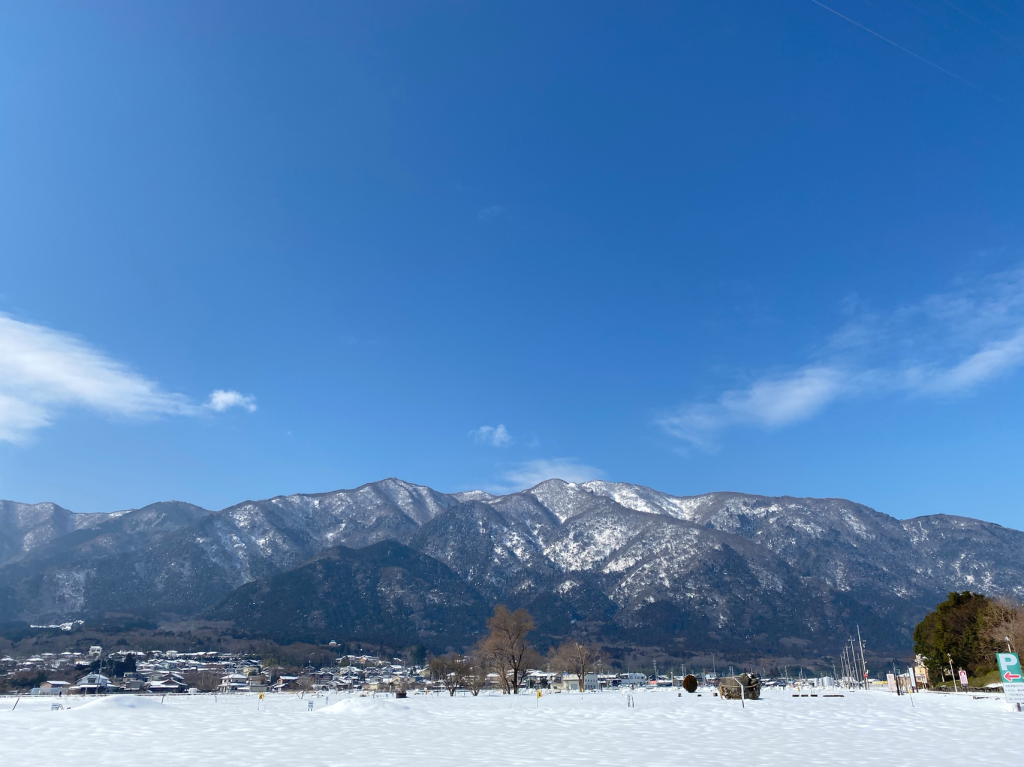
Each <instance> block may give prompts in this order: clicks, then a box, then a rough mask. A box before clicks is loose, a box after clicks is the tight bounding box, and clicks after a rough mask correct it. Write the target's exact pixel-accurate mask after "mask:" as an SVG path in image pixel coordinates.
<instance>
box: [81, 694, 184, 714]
mask: <svg viewBox="0 0 1024 767" xmlns="http://www.w3.org/2000/svg"><path fill="white" fill-rule="evenodd" d="M154 707H156V708H162V707H163V704H162V703H161V702H160V700H159V699H157V698H148V697H143V696H141V695H110V696H107V697H104V698H96V700H90V701H89V702H88V703H83V704H82V705H81V706H73V707H72V709H71V710H72V711H82V710H85V709H89V710H95V709H100V710H104V711H105V710H109V709H116V710H122V709H133V708H145V709H151V708H154ZM165 710H168V709H165Z"/></svg>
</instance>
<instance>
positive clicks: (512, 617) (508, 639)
mask: <svg viewBox="0 0 1024 767" xmlns="http://www.w3.org/2000/svg"><path fill="white" fill-rule="evenodd" d="M487 628H489V629H490V630H491V633H490V634H488V636H487V637H486V638H485V639H484V641H483V643H482V645H481V650H482V652H483V655H484V656H485V657H486V658H487V660H488V662H489V663H490V664H491V666H492V668H493V669H494V670H495V671H497V672H498V681H499V682H500V684H501V686H502V691H503V692H505V693H510V692H511V693H512V694H518V692H519V687H520V685H521V684H522V683H523V680H524V678H525V676H526V671H527V669H528V668H529V666H530V665H531V663H534V662H536V660H538V659H539V657H540V656H539V655H538V654H537V652H536V651H535V650H534V649H533V648H532V647H531V646H530V643H529V641H528V640H527V635H528V634H529V633H530V632H531V631H533V629H534V628H535V626H534V623H533V616H532V615H530V613H528V612H527V611H526V610H524V609H522V608H520V609H518V610H516V611H515V612H512V611H511V610H509V609H508V608H507V607H506V606H505V605H498V606H497V607H495V608H494V615H492V616H491V617H490V618H489V619H488V621H487Z"/></svg>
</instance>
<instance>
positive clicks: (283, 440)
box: [0, 0, 1024, 528]
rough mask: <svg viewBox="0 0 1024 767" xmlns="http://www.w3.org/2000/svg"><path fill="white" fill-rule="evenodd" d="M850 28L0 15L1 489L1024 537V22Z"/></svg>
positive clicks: (782, 7) (130, 11)
mask: <svg viewBox="0 0 1024 767" xmlns="http://www.w3.org/2000/svg"><path fill="white" fill-rule="evenodd" d="M826 5H827V7H826V6H822V5H821V4H819V3H815V2H813V0H788V1H787V2H778V3H757V2H738V1H737V2H728V1H727V2H721V3H682V2H676V3H597V2H582V3H572V2H561V3H530V2H516V3H468V2H465V3H422V2H417V3H403V2H390V3H351V4H346V3H325V4H316V3H301V4H280V3H276V4H274V3H268V4H264V3H256V2H245V3H227V2H220V3H212V4H211V3H187V2H181V3H173V4H155V3H146V4H139V3H99V4H90V5H84V4H80V3H73V4H61V3H46V4H42V3H5V4H4V5H3V7H2V8H0V313H2V316H0V497H3V498H11V499H16V500H21V501H31V502H35V501H42V500H51V501H55V502H57V503H60V504H61V505H64V506H66V507H68V508H71V509H74V510H76V511H105V510H112V509H118V508H129V507H135V506H140V505H143V504H146V503H149V502H152V501H156V500H162V499H170V498H177V499H182V500H189V501H192V502H195V503H199V504H202V505H204V506H207V507H209V508H221V507H224V506H227V505H229V504H232V503H235V502H238V501H241V500H244V499H246V498H262V497H269V496H272V495H276V494H283V493H291V492H300V491H301V492H316V491H326V490H331V489H336V488H340V487H352V486H356V485H359V484H362V483H364V482H368V481H372V480H376V479H380V478H382V477H386V476H398V477H402V478H404V479H407V480H410V481H413V482H418V483H422V484H427V485H430V486H432V487H435V488H437V489H440V490H445V491H456V490H463V489H470V488H480V487H484V488H492V489H494V488H497V489H518V488H520V487H523V486H526V485H529V484H532V483H533V482H535V481H538V480H540V479H543V478H546V477H549V476H561V477H563V478H565V479H570V480H582V479H589V478H605V479H609V480H617V481H628V482H637V483H641V484H646V485H650V486H653V487H656V488H658V489H661V490H665V491H668V492H672V493H677V494H696V493H702V492H707V491H713V490H738V491H746V492H752V493H765V494H772V495H782V494H789V495H811V496H840V497H846V498H851V499H854V500H857V501H860V502H862V503H865V504H868V505H870V506H873V507H875V508H877V509H879V510H881V511H884V512H887V513H889V514H892V515H894V516H897V517H912V516H916V515H920V514H927V513H937V512H945V513H954V514H964V515H969V516H977V517H981V518H983V519H989V520H992V521H996V522H1000V523H1002V524H1006V525H1010V526H1014V527H1018V528H1021V527H1024V513H1022V510H1021V501H1020V499H1021V497H1022V495H1024V494H1022V490H1024V471H1022V470H1021V466H1022V463H1024V461H1022V459H1024V444H1022V440H1021V433H1022V428H1021V427H1022V425H1024V402H1022V397H1021V391H1022V381H1024V230H1022V227H1021V223H1022V207H1021V203H1022V200H1024V194H1022V192H1024V142H1022V140H1021V137H1022V136H1024V119H1022V118H1024V110H1022V108H1021V96H1022V95H1024V67H1022V62H1024V58H1022V56H1021V53H1022V51H1024V8H1022V7H1021V6H1020V4H1017V3H1012V2H1009V0H991V2H980V1H979V2H974V1H972V0H962V1H958V2H957V3H956V4H955V5H954V4H951V3H947V2H943V1H941V0H918V1H917V2H915V3H913V4H912V3H891V4H885V5H883V6H878V5H875V4H872V3H868V2H865V1H864V0H831V1H830V2H828V3H827V4H826ZM840 14H841V15H840ZM843 16H845V17H847V18H843ZM854 22H856V23H854ZM857 24H859V25H863V27H867V29H864V28H863V27H861V26H857ZM868 30H870V31H868ZM883 38H885V39H883Z"/></svg>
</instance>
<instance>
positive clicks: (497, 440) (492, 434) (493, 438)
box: [469, 423, 512, 447]
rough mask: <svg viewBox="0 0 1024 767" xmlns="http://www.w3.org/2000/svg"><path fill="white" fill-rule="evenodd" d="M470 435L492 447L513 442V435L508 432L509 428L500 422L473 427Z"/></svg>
mask: <svg viewBox="0 0 1024 767" xmlns="http://www.w3.org/2000/svg"><path fill="white" fill-rule="evenodd" d="M469 436H471V437H472V438H473V440H474V441H476V442H479V443H481V444H484V445H490V446H491V447H503V446H505V445H508V444H509V443H511V442H512V435H511V434H509V433H508V429H506V428H505V424H503V423H499V424H498V425H497V426H481V427H480V428H479V429H473V430H472V431H471V432H470V433H469Z"/></svg>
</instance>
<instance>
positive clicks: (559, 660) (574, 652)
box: [550, 639, 598, 692]
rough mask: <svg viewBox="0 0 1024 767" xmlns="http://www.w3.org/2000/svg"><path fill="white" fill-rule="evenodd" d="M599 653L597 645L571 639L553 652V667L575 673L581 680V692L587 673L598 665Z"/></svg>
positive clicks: (564, 671) (583, 689) (583, 688)
mask: <svg viewBox="0 0 1024 767" xmlns="http://www.w3.org/2000/svg"><path fill="white" fill-rule="evenodd" d="M597 655H598V651H597V648H596V647H594V646H592V645H589V644H587V643H586V642H581V641H579V640H576V639H570V640H569V641H568V642H565V643H563V644H562V645H560V646H559V647H558V648H557V649H556V650H554V651H553V652H552V653H551V660H550V662H551V667H552V668H553V669H555V670H556V671H561V672H563V673H568V674H573V675H574V676H575V677H576V678H577V679H578V680H579V684H580V692H584V691H585V690H586V687H585V680H586V677H587V674H588V673H590V672H591V671H593V669H594V667H595V666H596V665H597Z"/></svg>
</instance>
